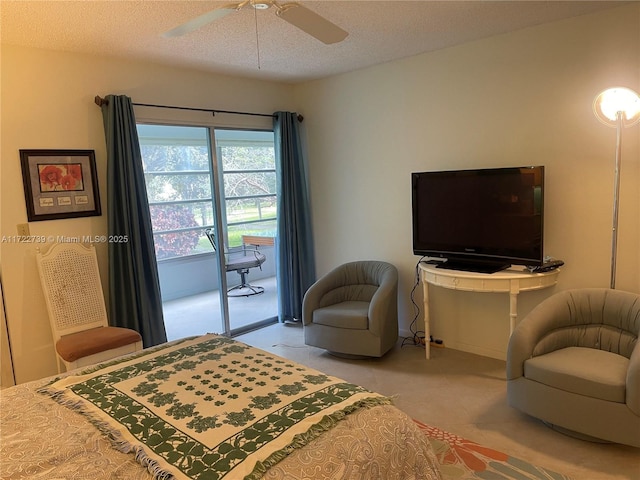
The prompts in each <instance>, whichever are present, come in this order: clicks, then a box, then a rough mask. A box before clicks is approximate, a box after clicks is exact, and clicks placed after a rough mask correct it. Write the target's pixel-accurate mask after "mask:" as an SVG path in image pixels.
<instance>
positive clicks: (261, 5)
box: [251, 1, 272, 10]
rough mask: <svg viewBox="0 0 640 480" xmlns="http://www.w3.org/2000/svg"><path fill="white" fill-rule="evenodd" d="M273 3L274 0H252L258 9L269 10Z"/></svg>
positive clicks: (253, 5) (254, 6)
mask: <svg viewBox="0 0 640 480" xmlns="http://www.w3.org/2000/svg"><path fill="white" fill-rule="evenodd" d="M271 3H272V2H258V1H252V2H251V6H252V7H253V8H255V9H256V10H267V9H268V8H269V7H271Z"/></svg>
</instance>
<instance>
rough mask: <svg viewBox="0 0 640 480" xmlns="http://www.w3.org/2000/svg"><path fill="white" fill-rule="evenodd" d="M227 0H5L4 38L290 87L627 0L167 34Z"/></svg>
mask: <svg viewBox="0 0 640 480" xmlns="http://www.w3.org/2000/svg"><path fill="white" fill-rule="evenodd" d="M231 1H232V2H233V0H231ZM228 3H229V2H228V1H208V0H207V1H203V0H197V1H190V0H142V1H141V0H138V1H121V0H112V1H86V0H85V1H60V0H58V1H31V0H28V1H16V0H0V37H1V40H2V43H6V44H13V45H23V46H29V47H36V48H46V49H53V50H62V51H70V52H83V53H88V54H98V55H110V56H116V57H125V58H130V59H141V60H142V59H143V60H146V61H152V62H156V63H163V64H168V65H173V66H180V67H189V68H196V69H199V70H205V71H210V72H218V73H225V74H231V75H240V76H246V77H254V78H263V79H269V80H277V81H284V82H292V83H293V82H300V81H305V80H311V79H317V78H322V77H326V76H330V75H335V74H339V73H344V72H348V71H352V70H356V69H359V68H363V67H367V66H371V65H376V64H380V63H384V62H388V61H391V60H395V59H399V58H404V57H408V56H411V55H416V54H419V53H423V52H428V51H433V50H438V49H442V48H447V47H450V46H453V45H458V44H461V43H465V42H469V41H473V40H477V39H481V38H486V37H489V36H492V35H499V34H502V33H506V32H510V31H514V30H518V29H522V28H527V27H530V26H534V25H539V24H542V23H547V22H551V21H555V20H559V19H563V18H569V17H574V16H577V15H583V14H588V13H593V12H595V11H598V10H602V9H605V8H611V7H616V6H619V5H621V4H623V3H624V2H613V1H535V0H519V1H506V0H501V1H484V0H471V1H453V0H449V1H424V0H422V1H420V0H413V1H382V0H379V1H339V0H323V1H311V0H310V1H302V2H301V3H303V4H304V5H305V6H306V7H308V8H309V9H311V10H313V11H315V12H316V13H318V14H320V15H322V16H324V17H325V18H327V19H328V20H330V21H331V22H333V23H335V24H337V25H338V26H340V27H341V28H343V29H345V30H347V31H348V32H349V36H348V37H347V38H346V40H344V41H343V42H341V43H337V44H333V45H325V44H323V43H321V42H319V41H318V40H316V39H315V38H313V37H311V36H309V35H307V34H305V33H303V32H302V31H300V30H298V29H297V28H295V27H294V26H292V25H290V24H289V23H287V22H285V21H284V20H282V19H280V18H278V17H277V16H276V15H275V14H274V10H273V8H270V9H269V10H260V11H259V10H254V9H252V8H245V9H243V10H241V11H239V12H234V13H232V14H230V15H228V16H226V17H224V18H222V19H219V20H217V21H215V22H214V23H211V24H209V25H207V26H205V27H202V28H201V29H199V30H197V31H195V32H192V33H189V34H187V35H184V36H182V37H177V38H164V37H162V33H164V32H166V31H168V30H170V29H172V28H174V27H176V26H177V25H179V24H182V23H184V22H186V21H188V20H190V19H192V18H194V17H196V16H198V15H201V14H203V13H205V12H207V11H209V10H212V9H214V8H217V7H220V6H223V5H227V4H228ZM281 3H288V1H286V0H282V2H281ZM258 52H259V59H258Z"/></svg>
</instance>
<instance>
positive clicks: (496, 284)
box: [419, 262, 560, 360]
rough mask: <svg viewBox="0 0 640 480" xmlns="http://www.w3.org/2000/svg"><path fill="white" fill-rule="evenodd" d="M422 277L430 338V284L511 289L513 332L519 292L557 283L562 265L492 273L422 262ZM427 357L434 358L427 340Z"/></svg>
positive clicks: (426, 330) (482, 289) (473, 289)
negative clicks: (546, 269) (532, 271)
mask: <svg viewBox="0 0 640 480" xmlns="http://www.w3.org/2000/svg"><path fill="white" fill-rule="evenodd" d="M419 271H420V281H421V282H422V291H423V297H424V300H423V302H424V303H423V304H424V333H425V338H426V339H427V340H428V339H429V337H430V335H431V332H430V330H431V328H430V318H429V285H434V286H438V287H443V288H449V289H452V290H463V291H467V292H493V293H495V292H498V293H501V292H502V293H508V294H509V297H510V302H509V333H510V334H511V333H513V329H514V328H515V326H516V319H517V318H518V294H519V293H520V292H527V291H531V290H541V289H543V288H549V287H552V286H554V285H555V284H556V283H557V281H558V274H559V273H560V269H556V270H551V271H548V272H543V273H530V272H529V271H527V270H517V269H507V270H501V271H498V272H495V273H492V274H487V273H477V272H468V271H458V270H451V269H448V268H447V264H438V265H433V264H428V263H423V262H420V264H419ZM425 350H426V356H427V360H428V359H429V358H431V348H430V344H429V342H428V341H426V342H425Z"/></svg>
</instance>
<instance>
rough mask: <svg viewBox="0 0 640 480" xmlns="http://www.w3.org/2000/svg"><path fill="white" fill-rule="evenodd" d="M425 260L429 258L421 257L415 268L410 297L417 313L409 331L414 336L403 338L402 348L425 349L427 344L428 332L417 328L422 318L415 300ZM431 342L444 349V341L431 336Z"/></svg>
mask: <svg viewBox="0 0 640 480" xmlns="http://www.w3.org/2000/svg"><path fill="white" fill-rule="evenodd" d="M425 258H427V256H426V255H425V256H423V257H421V258H420V260H418V263H416V268H415V274H416V277H415V279H416V280H415V283H414V284H413V288H412V289H411V295H410V297H411V303H412V304H413V311H414V312H415V315H414V316H413V320H412V322H411V325H409V331H410V332H411V333H412V335H411V336H410V337H404V338H403V340H402V343H401V344H400V348H402V347H404V346H405V345H411V346H415V347H423V348H424V347H425V346H426V343H427V338H426V337H427V335H426V332H425V331H424V330H418V327H417V325H418V318H419V317H420V305H418V303H417V302H416V299H415V294H416V290H417V288H418V286H419V285H420V263H421V262H422V261H423V260H424V259H425ZM429 342H430V344H431V345H433V346H436V347H444V342H443V341H442V340H440V339H434V338H433V336H431V335H430V336H429Z"/></svg>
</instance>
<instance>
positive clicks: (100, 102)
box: [94, 95, 304, 122]
mask: <svg viewBox="0 0 640 480" xmlns="http://www.w3.org/2000/svg"><path fill="white" fill-rule="evenodd" d="M94 101H95V103H96V105H98V106H99V107H101V106H102V105H108V104H109V102H108V100H107V99H105V98H102V97H100V96H99V95H96V97H95V98H94ZM133 105H136V106H138V107H153V108H170V109H174V110H191V111H195V112H209V113H211V115H213V116H214V117H215V115H216V113H228V114H231V115H252V116H255V117H271V118H273V117H275V115H272V114H268V113H253V112H235V111H233V110H214V109H211V108H194V107H175V106H173V105H153V104H150V103H134V104H133ZM302 120H304V117H303V116H302V115H298V121H299V122H302Z"/></svg>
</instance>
